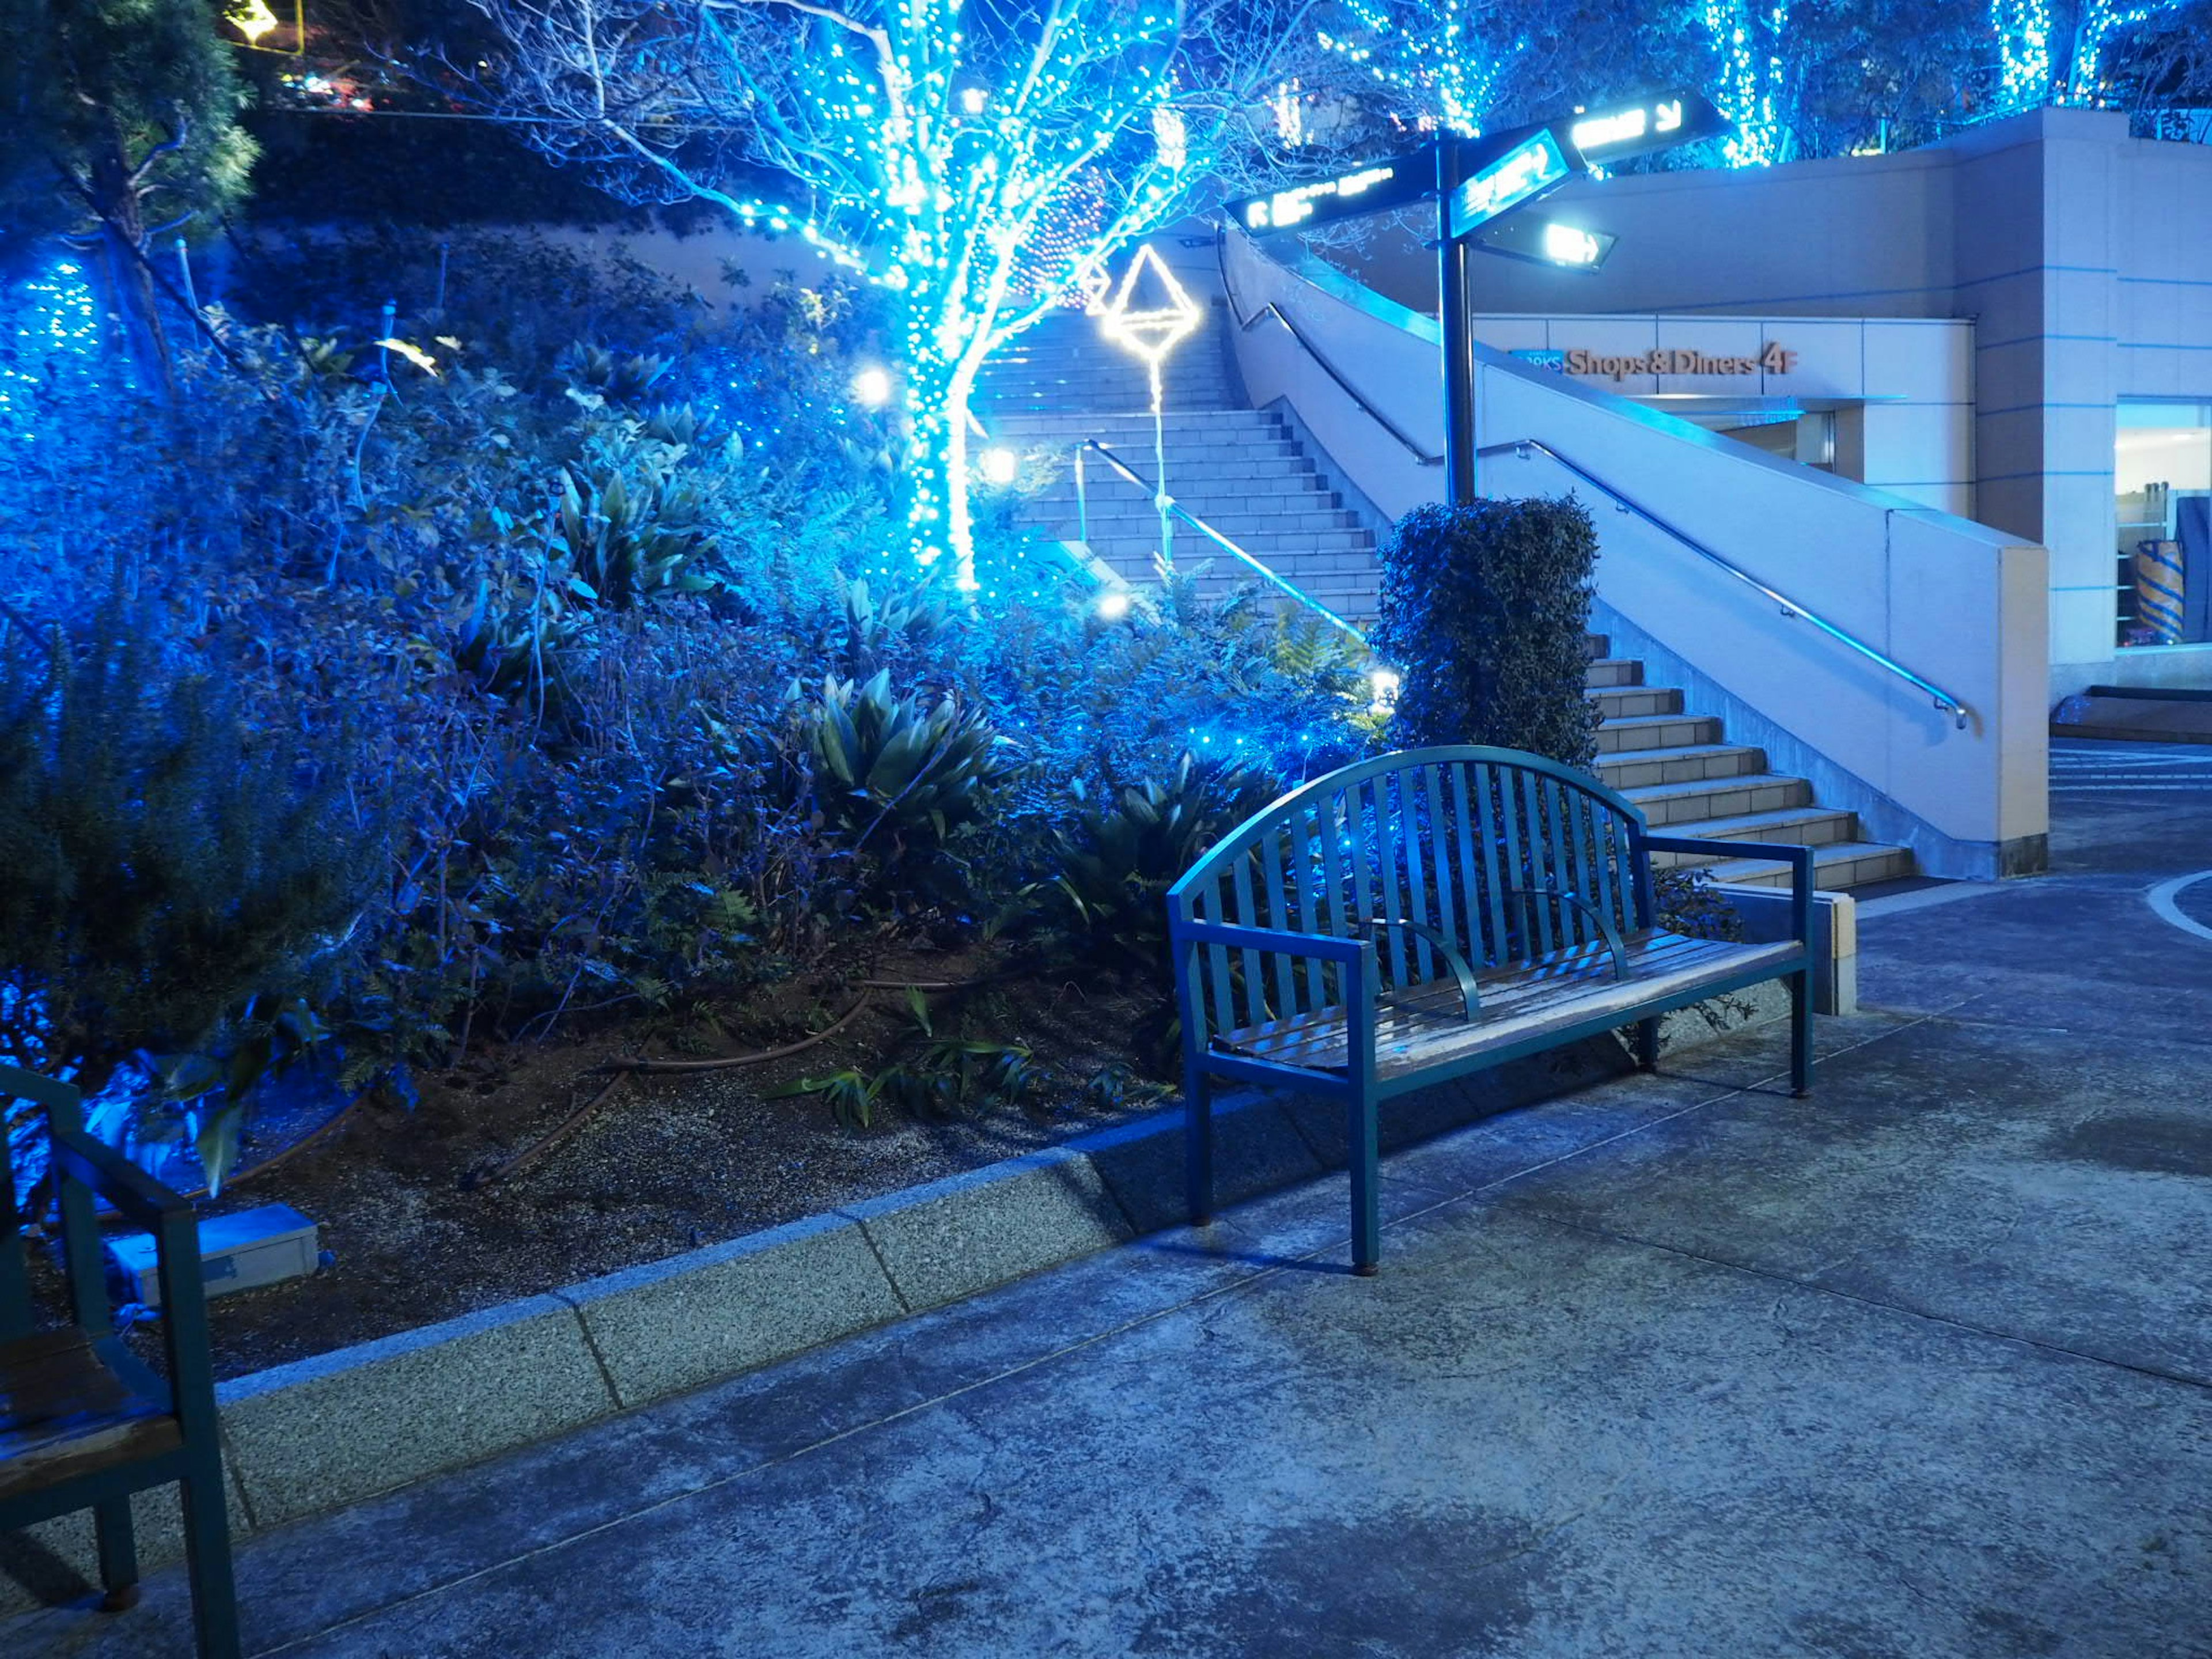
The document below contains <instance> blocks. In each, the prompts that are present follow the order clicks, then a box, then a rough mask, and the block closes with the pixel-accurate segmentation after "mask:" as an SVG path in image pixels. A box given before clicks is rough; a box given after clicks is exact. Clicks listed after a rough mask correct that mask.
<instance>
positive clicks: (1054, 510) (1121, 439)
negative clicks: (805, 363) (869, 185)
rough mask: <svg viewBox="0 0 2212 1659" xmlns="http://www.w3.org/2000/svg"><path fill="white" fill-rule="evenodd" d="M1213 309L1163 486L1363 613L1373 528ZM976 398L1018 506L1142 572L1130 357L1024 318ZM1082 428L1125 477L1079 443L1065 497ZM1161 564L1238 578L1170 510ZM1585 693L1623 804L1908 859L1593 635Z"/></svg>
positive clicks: (1234, 566) (1835, 860)
mask: <svg viewBox="0 0 2212 1659" xmlns="http://www.w3.org/2000/svg"><path fill="white" fill-rule="evenodd" d="M1229 326H1230V325H1229V324H1228V322H1227V319H1226V317H1225V313H1224V312H1223V311H1222V310H1221V308H1220V307H1218V306H1217V307H1216V308H1215V309H1214V311H1213V312H1212V314H1211V316H1210V317H1209V319H1208V322H1207V325H1206V326H1205V327H1204V328H1202V329H1201V330H1200V331H1199V332H1198V333H1197V334H1196V335H1194V337H1192V338H1190V339H1189V340H1188V341H1186V342H1185V343H1184V344H1183V346H1182V349H1180V350H1179V351H1178V352H1177V353H1176V356H1173V357H1172V358H1170V362H1169V365H1168V369H1167V376H1166V381H1165V386H1166V396H1165V398H1164V407H1165V410H1166V411H1167V413H1166V414H1165V416H1164V421H1163V429H1164V435H1165V449H1166V461H1167V484H1168V489H1169V491H1170V494H1172V495H1174V496H1175V498H1176V501H1179V502H1181V503H1182V506H1183V507H1186V508H1187V509H1188V511H1189V512H1190V513H1193V514H1194V515H1195V516H1197V517H1198V518H1200V519H1203V520H1206V523H1208V524H1209V525H1211V526H1212V527H1213V528H1214V529H1216V530H1218V532H1220V533H1221V534H1222V535H1224V536H1225V537H1227V538H1229V539H1230V540H1231V541H1233V542H1235V543H1236V544H1237V545H1238V546H1240V547H1242V548H1243V549H1244V550H1246V551H1247V552H1249V553H1250V554H1251V555H1252V556H1254V557H1255V558H1257V559H1259V560H1261V562H1264V563H1265V564H1267V566H1268V567H1269V568H1272V569H1273V570H1274V571H1275V572H1276V573H1277V574H1279V575H1281V576H1283V577H1285V579H1287V580H1290V581H1291V582H1293V583H1295V584H1296V585H1297V586H1298V587H1300V588H1302V589H1304V591H1305V592H1308V593H1310V594H1311V595H1312V596H1313V597H1314V598H1315V599H1318V600H1319V601H1320V602H1321V603H1322V604H1323V605H1328V607H1329V608H1330V609H1331V610H1333V611H1336V612H1337V613H1338V614H1339V615H1340V616H1343V617H1350V618H1352V619H1353V620H1354V621H1358V620H1362V619H1364V618H1368V617H1372V616H1373V615H1374V611H1375V602H1376V581H1377V577H1378V574H1379V568H1378V566H1377V563H1376V547H1375V538H1374V537H1373V535H1372V534H1371V533H1370V532H1369V530H1368V529H1367V528H1366V527H1365V526H1364V525H1363V524H1362V523H1361V522H1360V520H1359V519H1358V516H1357V515H1356V514H1355V513H1352V511H1350V510H1349V509H1348V508H1347V507H1346V505H1345V503H1344V501H1342V499H1341V498H1340V497H1339V496H1338V495H1336V494H1335V493H1334V492H1333V491H1332V490H1330V489H1328V486H1327V484H1326V483H1325V481H1324V480H1323V478H1322V475H1321V473H1320V471H1319V469H1318V468H1317V466H1316V463H1315V459H1314V457H1313V456H1311V455H1310V454H1309V453H1307V452H1306V451H1305V449H1304V447H1303V446H1302V445H1301V444H1300V443H1299V441H1298V440H1297V437H1296V436H1295V435H1294V434H1293V433H1292V432H1291V428H1290V427H1289V425H1288V424H1287V422H1285V421H1284V420H1282V419H1281V418H1280V417H1279V416H1275V415H1273V414H1270V413H1268V412H1267V411H1264V410H1254V409H1249V408H1247V407H1245V405H1244V402H1243V396H1242V393H1241V390H1240V388H1239V386H1237V380H1236V376H1235V374H1234V373H1233V371H1232V369H1231V364H1230V358H1229ZM978 402H979V407H980V409H981V412H982V416H983V420H984V422H985V424H986V425H987V427H988V428H989V430H990V433H991V437H992V441H993V442H994V443H997V444H1000V445H1004V446H1005V447H1008V448H1011V449H1013V450H1015V451H1017V452H1018V453H1020V454H1021V455H1022V456H1023V457H1024V475H1025V476H1026V477H1031V478H1036V479H1041V480H1042V481H1043V482H1042V483H1040V484H1039V485H1038V486H1037V487H1036V489H1035V490H1034V492H1033V493H1032V494H1031V495H1030V497H1029V499H1028V500H1027V501H1026V503H1025V505H1024V513H1023V518H1024V522H1025V523H1028V524H1030V525H1031V526H1034V527H1035V528H1036V529H1037V530H1039V531H1040V532H1042V533H1044V534H1046V535H1048V536H1050V537H1052V538H1054V539H1056V540H1062V541H1076V540H1084V541H1086V542H1087V544H1088V545H1089V547H1090V550H1091V553H1092V554H1093V555H1094V556H1097V558H1099V559H1100V560H1102V561H1103V562H1105V563H1106V564H1108V565H1109V566H1110V567H1111V568H1113V569H1114V570H1115V572H1116V573H1117V574H1120V575H1121V577H1122V578H1124V579H1125V580H1128V581H1131V582H1139V583H1148V582H1151V581H1152V580H1154V574H1155V573H1154V556H1155V555H1156V553H1157V552H1158V548H1159V519H1158V513H1157V512H1156V510H1155V509H1154V507H1153V505H1152V492H1151V490H1150V489H1149V488H1148V487H1146V486H1148V485H1149V483H1151V481H1152V478H1153V477H1154V476H1155V473H1154V457H1153V440H1152V416H1151V414H1150V412H1149V411H1150V409H1151V391H1150V387H1149V386H1148V384H1147V382H1146V376H1145V374H1144V370H1143V368H1142V366H1141V365H1140V364H1139V362H1137V360H1136V359H1135V358H1133V356H1130V355H1128V354H1127V353H1126V352H1123V351H1121V350H1119V349H1116V348H1115V347H1114V346H1112V345H1111V344H1109V343H1107V342H1106V341H1105V340H1103V339H1102V338H1101V337H1099V334H1098V330H1097V319H1094V318H1091V317H1086V316H1083V315H1081V314H1079V313H1073V312H1071V313H1066V314H1065V315H1064V316H1060V317H1055V318H1053V319H1050V320H1049V321H1048V322H1046V323H1043V324H1042V325H1039V326H1038V327H1036V329H1033V330H1031V331H1030V332H1029V333H1028V334H1026V335H1024V336H1023V337H1021V339H1019V340H1018V341H1016V342H1015V343H1014V344H1013V345H1012V347H1010V348H1009V349H1008V351H1007V352H1006V354H1005V355H1004V357H1003V359H1002V360H1001V361H999V362H994V364H993V366H992V368H991V370H990V372H989V375H988V378H987V380H986V381H985V383H984V386H983V387H982V390H981V397H980V398H979V400H978ZM1085 439H1096V440H1097V441H1099V442H1101V443H1103V444H1104V445H1106V446H1107V447H1109V448H1110V449H1112V450H1113V451H1114V452H1115V453H1116V454H1118V455H1120V456H1121V458H1122V459H1124V460H1125V461H1126V462H1127V464H1128V465H1130V466H1131V467H1133V469H1134V470H1135V471H1137V473H1138V474H1139V476H1140V477H1143V478H1144V479H1145V480H1146V485H1139V484H1135V483H1130V482H1129V481H1128V480H1127V478H1125V477H1122V476H1121V474H1119V473H1118V472H1116V471H1114V470H1113V469H1112V468H1111V467H1110V466H1109V465H1106V464H1105V463H1103V461H1101V460H1100V459H1098V458H1097V457H1096V456H1091V457H1090V458H1088V459H1087V460H1086V462H1085V466H1084V480H1083V489H1082V501H1081V504H1080V506H1079V503H1078V497H1077V489H1076V483H1075V478H1074V474H1073V467H1072V465H1071V462H1070V456H1071V454H1072V453H1073V449H1074V447H1075V446H1077V445H1078V444H1079V443H1080V442H1082V441H1084V440H1085ZM1174 548H1175V554H1176V563H1177V564H1178V565H1179V566H1182V567H1184V568H1189V567H1191V566H1194V565H1197V564H1201V563H1203V564H1205V565H1206V573H1205V574H1204V575H1203V576H1201V578H1200V591H1201V592H1206V591H1208V590H1212V591H1215V592H1219V591H1223V590H1225V589H1227V588H1229V587H1231V586H1236V585H1237V584H1238V583H1241V582H1243V581H1246V580H1250V573H1249V571H1248V570H1247V569H1246V568H1244V566H1243V564H1242V563H1241V562H1239V561H1237V559H1235V558H1233V557H1232V556H1230V555H1228V554H1226V553H1224V552H1222V551H1221V550H1219V549H1218V548H1217V547H1214V546H1213V545H1212V544H1210V543H1208V542H1207V541H1206V538H1204V537H1202V536H1200V534H1199V533H1198V532H1195V531H1194V530H1191V529H1190V528H1188V526H1182V525H1178V526H1176V535H1175V542H1174ZM1590 644H1591V652H1592V659H1591V662H1590V665H1589V688H1590V696H1591V697H1592V698H1593V699H1594V700H1595V702H1596V703H1597V705H1598V708H1599V709H1600V711H1601V714H1603V716H1604V724H1603V725H1602V726H1600V727H1599V728H1598V750H1599V754H1598V775H1599V776H1600V777H1601V779H1602V780H1603V781H1605V782H1606V783H1607V784H1609V785H1610V786H1612V787H1613V788H1615V789H1618V790H1620V792H1621V793H1623V794H1625V795H1626V796H1627V797H1628V798H1629V799H1631V800H1632V801H1634V802H1635V803H1636V804H1637V805H1638V806H1639V807H1641V808H1642V809H1643V811H1644V813H1645V815H1646V816H1647V817H1649V818H1650V822H1651V825H1652V827H1653V828H1654V829H1667V830H1670V831H1673V832H1674V833H1675V834H1679V835H1694V836H1710V837H1711V838H1714V839H1717V840H1723V841H1746V842H1761V841H1764V842H1790V843H1793V844H1796V845H1800V846H1809V847H1812V848H1814V849H1815V853H1814V870H1815V872H1816V875H1817V878H1818V880H1819V883H1820V885H1821V886H1822V887H1824V888H1850V887H1863V886H1867V885H1869V884H1873V883H1875V882H1882V881H1892V880H1896V879H1899V878H1904V877H1907V876H1910V875H1911V874H1912V873H1913V862H1912V854H1911V852H1910V851H1909V850H1907V849H1906V848H1902V847H1893V846H1889V845H1887V844H1884V843H1881V842H1872V841H1869V840H1867V839H1866V838H1865V837H1864V836H1863V833H1862V832H1861V829H1860V827H1859V823H1858V818H1857V815H1856V814H1855V813H1853V812H1850V811H1844V810H1838V809H1834V808H1830V807H1825V806H1822V805H1819V804H1818V803H1816V802H1815V801H1814V799H1813V789H1812V786H1811V785H1810V784H1809V783H1808V782H1807V781H1805V780H1804V779H1802V778H1794V777H1790V776H1786V775H1780V774H1777V773H1775V772H1774V771H1772V770H1771V769H1769V767H1768V764H1767V757H1766V755H1765V751H1764V750H1759V749H1756V748H1752V747H1748V746H1746V745H1744V744H1731V743H1729V742H1728V741H1727V739H1726V734H1725V733H1724V732H1723V729H1722V723H1721V721H1720V720H1719V719H1718V718H1717V717H1716V716H1713V715H1710V714H1695V713H1692V712H1689V711H1687V710H1686V708H1684V704H1683V696H1682V693H1681V692H1680V691H1679V690H1671V689H1668V688H1666V687H1659V686H1649V685H1646V684H1644V665H1643V664H1642V663H1641V662H1639V661H1637V660H1635V659H1631V658H1620V657H1614V656H1613V655H1611V654H1610V653H1609V650H1608V647H1607V642H1606V641H1603V640H1602V639H1596V638H1594V639H1593V640H1592V641H1591V642H1590ZM1656 861H1657V862H1660V863H1662V864H1701V865H1704V866H1706V867H1707V868H1708V869H1709V870H1710V872H1711V874H1712V876H1713V878H1715V879H1716V880H1718V881H1726V882H1734V883H1739V884H1747V885H1755V886H1771V887H1786V886H1788V885H1789V881H1790V869H1789V866H1787V865H1785V864H1777V863H1774V862H1772V861H1771V860H1760V859H1752V858H1744V859H1724V860H1719V859H1705V858H1692V857H1688V856H1686V855H1684V854H1657V855H1656Z"/></svg>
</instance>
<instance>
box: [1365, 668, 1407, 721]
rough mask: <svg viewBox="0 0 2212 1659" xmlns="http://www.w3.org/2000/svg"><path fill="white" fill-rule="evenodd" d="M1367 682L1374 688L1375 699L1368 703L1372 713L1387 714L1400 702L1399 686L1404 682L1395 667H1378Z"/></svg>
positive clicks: (1368, 710)
mask: <svg viewBox="0 0 2212 1659" xmlns="http://www.w3.org/2000/svg"><path fill="white" fill-rule="evenodd" d="M1367 684H1369V685H1370V686H1371V687H1373V688H1374V690H1375V701H1374V702H1370V703H1369V704H1368V705H1367V712H1368V713H1369V714H1389V712H1390V711H1391V710H1392V709H1393V708H1396V707H1397V704H1398V688H1399V687H1400V686H1401V685H1402V684H1404V681H1403V680H1401V678H1399V674H1398V671H1397V670H1396V669H1395V668H1377V669H1375V670H1373V671H1370V673H1369V674H1368V676H1367Z"/></svg>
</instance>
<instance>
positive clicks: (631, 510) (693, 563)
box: [554, 466, 714, 611]
mask: <svg viewBox="0 0 2212 1659" xmlns="http://www.w3.org/2000/svg"><path fill="white" fill-rule="evenodd" d="M555 516H556V521H557V523H556V529H555V532H554V545H555V546H556V548H557V549H558V550H560V553H561V556H562V559H563V561H564V562H565V564H566V566H567V577H568V579H567V581H566V583H565V584H564V585H565V586H566V587H567V589H568V592H570V593H572V594H574V596H575V597H577V598H578V599H580V600H582V601H583V602H584V603H586V604H587V605H609V606H611V607H612V608H613V609H615V610H617V611H626V610H628V609H629V607H630V606H631V605H635V604H636V603H637V602H638V601H639V600H640V599H647V598H650V597H652V596H653V595H654V594H657V593H667V592H681V593H703V592H708V590H710V589H711V588H713V587H714V579H713V577H711V576H709V575H708V574H706V573H705V572H703V571H702V570H701V569H700V568H698V566H699V562H700V559H701V556H702V554H704V553H705V552H707V551H708V550H709V549H710V548H711V546H712V544H713V536H712V532H711V531H710V530H709V528H708V519H707V515H706V504H705V502H704V501H703V500H702V497H701V495H700V494H699V492H698V491H697V490H696V489H691V488H690V487H689V486H686V485H684V484H681V483H674V482H672V481H671V479H670V478H669V477H667V476H665V474H659V473H655V472H652V471H648V472H647V473H646V475H645V477H644V481H643V482H641V483H629V482H625V480H624V478H623V475H622V474H621V473H620V472H618V471H611V470H607V471H598V472H586V471H582V470H581V469H580V468H577V467H574V466H571V467H570V468H568V471H565V472H564V473H563V474H562V478H561V505H560V507H559V509H558V510H557V512H556V515H555Z"/></svg>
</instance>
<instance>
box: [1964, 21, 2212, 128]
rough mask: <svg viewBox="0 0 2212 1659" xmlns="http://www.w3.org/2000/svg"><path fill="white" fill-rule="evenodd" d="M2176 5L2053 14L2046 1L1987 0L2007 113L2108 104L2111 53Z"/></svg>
mask: <svg viewBox="0 0 2212 1659" xmlns="http://www.w3.org/2000/svg"><path fill="white" fill-rule="evenodd" d="M2184 9H2185V6H2184V4H2183V3H2182V0H2148V3H2136V4H2121V3H2114V0H2079V3H2078V4H2076V5H2075V6H2073V7H2072V8H2071V9H2070V10H2069V11H2067V12H2065V13H2063V14H2054V13H2053V10H2052V8H2051V0H1990V27H1991V28H1992V30H1993V31H1994V32H1995V33H1996V37H1997V44H1998V48H1999V67H2000V71H2001V75H2002V82H2001V85H2002V100H2003V103H2004V106H2006V107H2007V108H2014V109H2020V108H2032V107H2033V106H2037V105H2040V104H2075V105H2083V106H2090V107H2096V106H2101V105H2103V104H2105V103H2106V102H2107V101H2108V99H2109V96H2110V94H2111V90H2112V88H2111V73H2112V70H2111V64H2110V52H2111V48H2112V45H2113V43H2114V42H2115V40H2118V37H2120V36H2121V35H2123V34H2125V33H2129V32H2130V31H2131V30H2135V29H2139V28H2141V27H2143V26H2144V25H2146V24H2149V23H2154V22H2157V21H2159V20H2160V19H2161V18H2166V19H2172V18H2173V17H2175V16H2176V15H2178V14H2179V13H2181V12H2182V11H2183V10H2184Z"/></svg>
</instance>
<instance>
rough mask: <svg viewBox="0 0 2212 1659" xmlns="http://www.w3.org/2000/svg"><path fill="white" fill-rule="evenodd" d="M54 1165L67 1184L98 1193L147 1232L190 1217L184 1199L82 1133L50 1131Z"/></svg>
mask: <svg viewBox="0 0 2212 1659" xmlns="http://www.w3.org/2000/svg"><path fill="white" fill-rule="evenodd" d="M52 1135H53V1145H54V1163H55V1164H56V1165H57V1166H58V1168H59V1169H60V1170H62V1172H63V1173H64V1175H65V1176H68V1177H69V1178H70V1180H72V1181H76V1182H82V1184H83V1185H85V1186H87V1187H88V1188H91V1189H92V1190H93V1191H94V1192H95V1193H98V1194H100V1196H101V1197H102V1198H104V1199H106V1200H107V1201H108V1202H109V1203H111V1204H112V1205H113V1206H115V1207H116V1208H117V1209H118V1210H119V1211H121V1212H123V1213H124V1214H125V1215H126V1216H128V1217H129V1218H131V1220H133V1221H135V1222H137V1224H138V1225H140V1226H142V1227H144V1228H147V1229H149V1231H158V1230H159V1228H160V1226H161V1223H162V1222H163V1221H164V1220H166V1219H167V1218H169V1217H171V1216H178V1215H181V1216H189V1215H191V1212H192V1206H191V1205H190V1204H188V1203H186V1202H185V1200H184V1198H183V1196H182V1195H181V1194H178V1193H176V1192H174V1191H173V1190H172V1189H171V1188H167V1187H166V1186H164V1185H162V1184H161V1182H158V1181H156V1180H155V1179H154V1177H153V1176H149V1175H148V1174H147V1173H146V1172H145V1171H144V1170H142V1169H140V1168H139V1167H138V1166H137V1164H133V1163H132V1162H131V1160H130V1159H129V1158H125V1157H124V1156H123V1154H122V1153H120V1152H117V1151H116V1150H115V1149H114V1148H113V1147H112V1146H107V1145H106V1143H104V1142H102V1141H99V1140H95V1139H93V1137H92V1136H90V1135H88V1134H87V1133H84V1132H83V1131H82V1129H64V1128H63V1127H60V1126H59V1125H58V1124H57V1125H55V1126H54V1127H53V1128H52Z"/></svg>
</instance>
